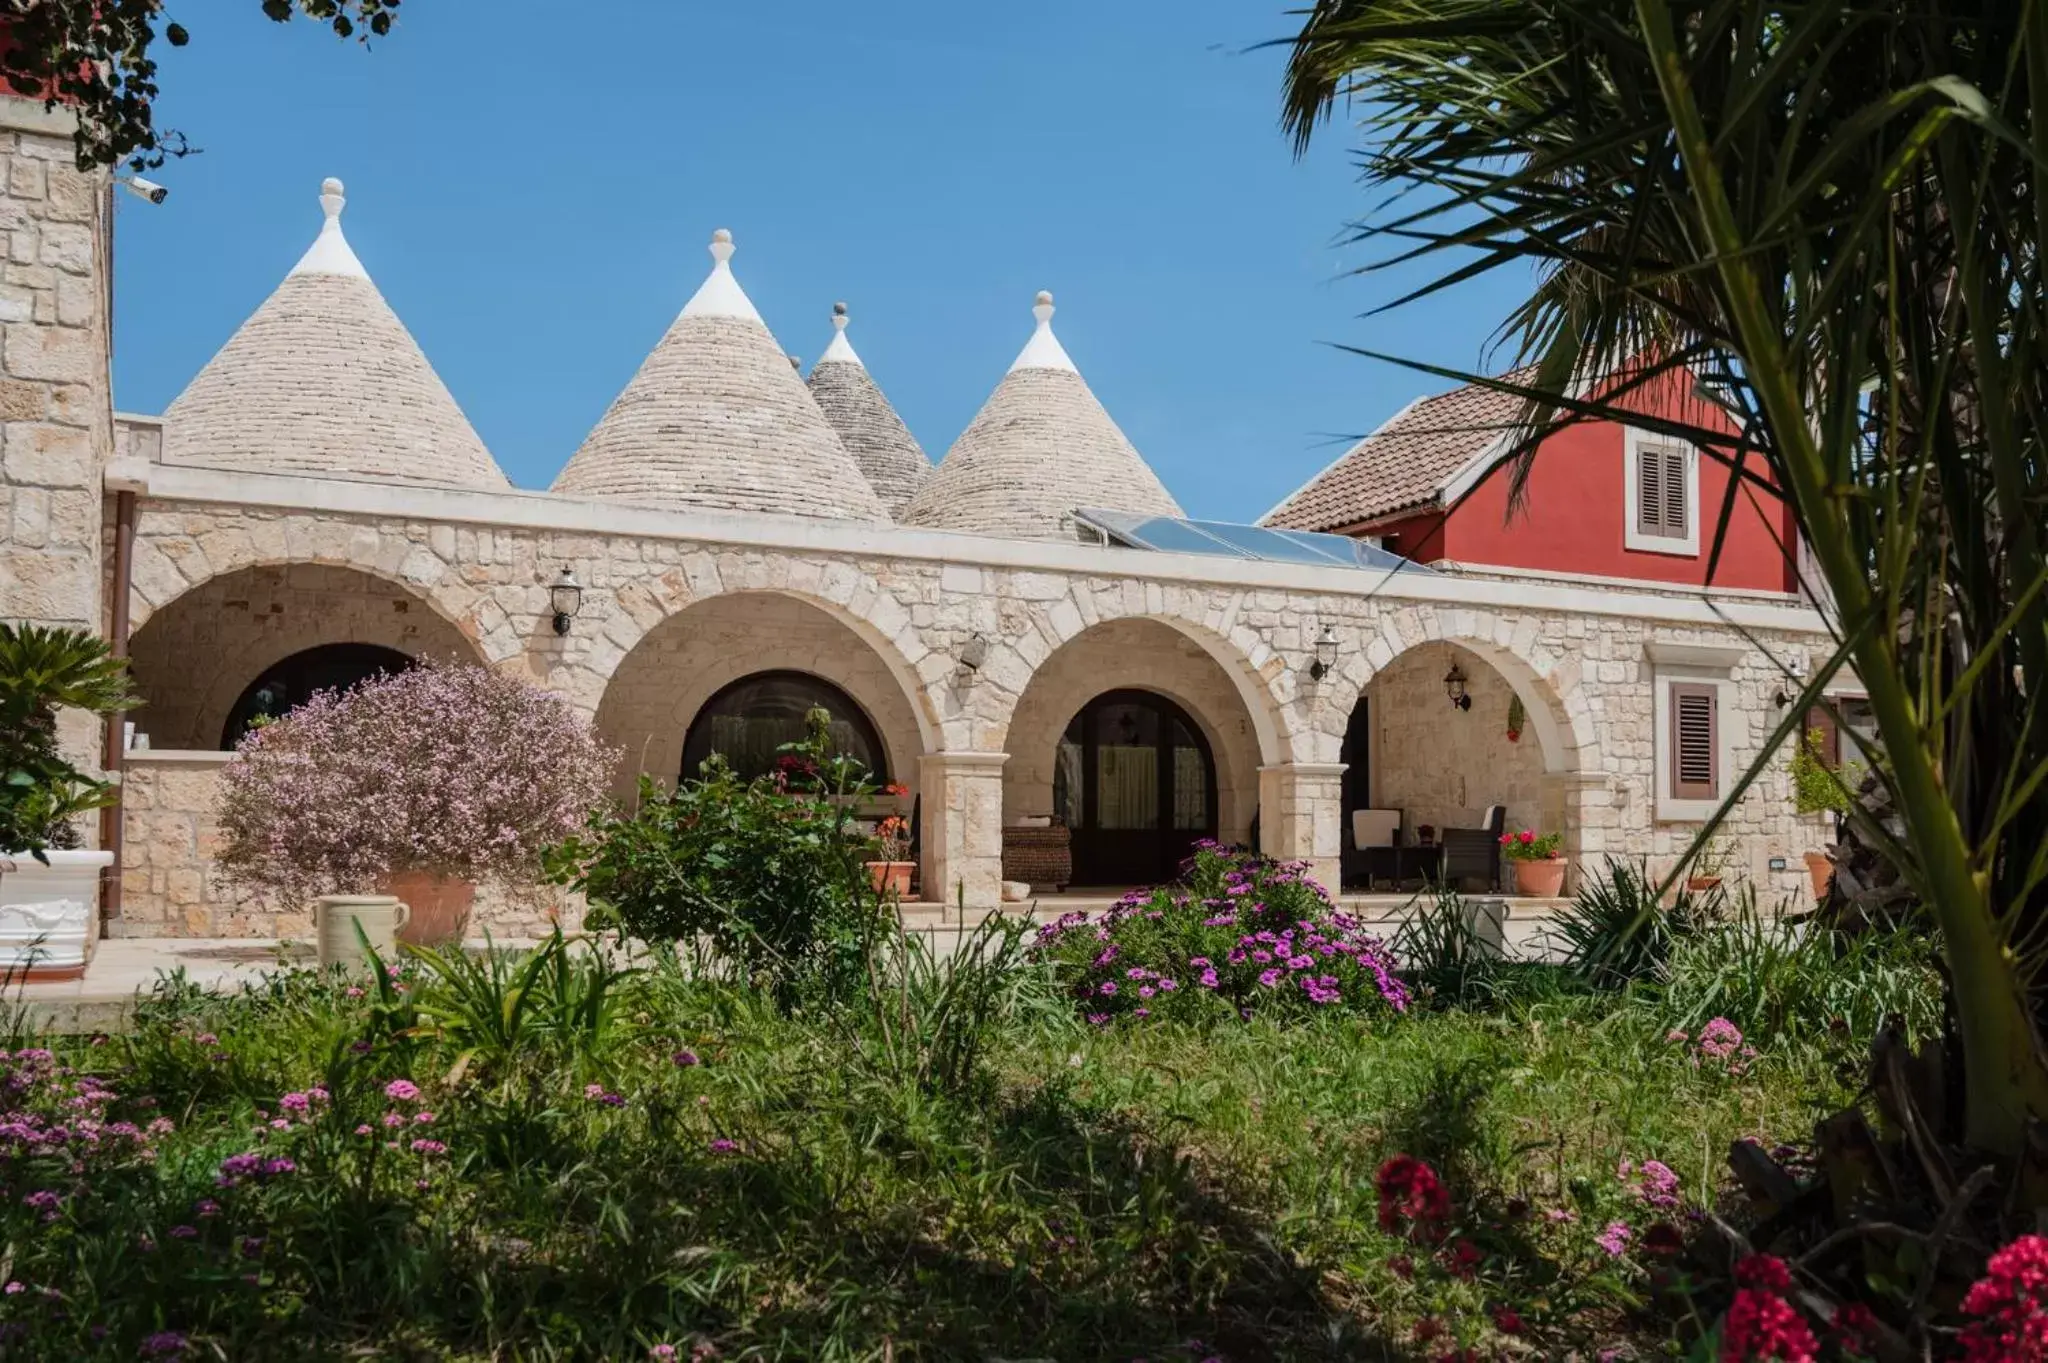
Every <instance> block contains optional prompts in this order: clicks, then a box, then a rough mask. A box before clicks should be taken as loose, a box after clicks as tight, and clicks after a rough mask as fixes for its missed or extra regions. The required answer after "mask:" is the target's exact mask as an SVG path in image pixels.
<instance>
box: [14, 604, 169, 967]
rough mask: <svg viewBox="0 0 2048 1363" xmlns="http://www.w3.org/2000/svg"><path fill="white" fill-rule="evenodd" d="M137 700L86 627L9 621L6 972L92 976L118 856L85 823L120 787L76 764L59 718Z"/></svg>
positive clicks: (122, 670)
mask: <svg viewBox="0 0 2048 1363" xmlns="http://www.w3.org/2000/svg"><path fill="white" fill-rule="evenodd" d="M135 701H136V697H135V695H134V693H133V692H132V691H131V690H130V689H129V684H128V671H127V667H126V665H125V664H124V663H123V662H122V661H121V660H120V659H118V658H115V657H114V656H112V654H111V653H109V652H108V649H107V645H106V643H105V641H103V640H101V639H97V638H94V637H93V636H92V635H90V634H87V633H85V632H84V631H82V630H73V629H51V628H46V627H43V626H39V625H13V624H5V623H0V973H4V975H5V977H6V978H10V979H15V980H20V979H23V978H27V979H76V978H77V977H78V976H80V975H82V974H84V973H85V955H86V949H87V946H88V944H89V943H90V942H91V941H92V938H93V935H94V932H93V929H94V924H95V918H96V915H97V911H98V908H99V884H100V873H101V872H102V871H103V870H105V869H106V868H107V867H108V866H111V865H112V864H113V861H114V854H113V853H112V852H99V851H89V850H84V849H81V848H80V847H79V845H78V844H79V841H80V839H79V836H78V827H77V816H78V815H80V814H83V813H86V812H87V811H90V810H95V809H100V808H103V807H104V806H106V805H108V804H110V803H111V802H112V800H113V788H112V787H111V786H110V785H108V784H107V783H106V782H104V781H96V780H94V779H92V778H91V777H88V776H87V775H86V774H85V773H83V772H81V771H79V770H78V768H76V767H75V766H73V765H72V764H71V763H70V761H69V760H67V759H66V758H65V756H64V754H63V751H62V749H61V747H60V745H59V740H58V734H57V711H58V710H60V709H76V710H85V711H88V712H90V713H92V714H97V715H107V714H113V713H115V712H117V711H120V710H125V709H127V708H128V707H129V706H130V705H132V704H134V703H135Z"/></svg>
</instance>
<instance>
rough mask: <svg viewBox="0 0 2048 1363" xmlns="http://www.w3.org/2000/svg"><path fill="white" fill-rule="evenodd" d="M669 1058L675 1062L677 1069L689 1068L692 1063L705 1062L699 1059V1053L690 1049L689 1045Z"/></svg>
mask: <svg viewBox="0 0 2048 1363" xmlns="http://www.w3.org/2000/svg"><path fill="white" fill-rule="evenodd" d="M669 1059H670V1060H671V1061H672V1062H674V1064H675V1066H676V1068H677V1069H683V1070H686V1069H689V1068H690V1067H691V1066H692V1065H698V1064H702V1063H703V1062H702V1061H700V1060H698V1059H697V1053H696V1052H695V1051H693V1050H690V1049H689V1048H687V1047H685V1048H684V1049H682V1050H680V1051H677V1052H676V1053H675V1054H674V1055H672V1056H670V1057H669Z"/></svg>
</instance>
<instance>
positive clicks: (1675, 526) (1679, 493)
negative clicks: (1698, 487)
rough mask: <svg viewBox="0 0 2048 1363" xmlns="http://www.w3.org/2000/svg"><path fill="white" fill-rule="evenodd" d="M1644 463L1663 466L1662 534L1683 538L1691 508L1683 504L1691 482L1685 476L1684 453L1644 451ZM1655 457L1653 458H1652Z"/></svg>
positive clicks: (1679, 451) (1671, 450)
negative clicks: (1659, 463)
mask: <svg viewBox="0 0 2048 1363" xmlns="http://www.w3.org/2000/svg"><path fill="white" fill-rule="evenodd" d="M1643 454H1644V456H1645V461H1644V462H1646V463H1658V462H1660V460H1661V462H1662V463H1663V465H1664V530H1663V533H1665V534H1667V535H1671V536H1674V537H1676V538H1679V539H1683V538H1684V537H1685V533H1686V530H1687V528H1688V527H1689V525H1690V523H1691V515H1690V513H1691V511H1692V508H1691V507H1689V506H1687V505H1686V504H1685V501H1686V491H1687V488H1688V486H1689V484H1690V482H1691V480H1690V479H1688V478H1687V477H1686V476H1685V451H1684V450H1681V449H1667V450H1645V451H1643ZM1652 456H1655V457H1652Z"/></svg>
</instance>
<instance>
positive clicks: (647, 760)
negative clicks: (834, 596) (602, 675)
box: [597, 591, 927, 798]
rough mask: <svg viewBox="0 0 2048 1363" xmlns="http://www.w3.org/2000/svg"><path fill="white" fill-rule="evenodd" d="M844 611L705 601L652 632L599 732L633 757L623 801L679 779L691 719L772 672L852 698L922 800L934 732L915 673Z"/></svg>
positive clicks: (785, 600)
mask: <svg viewBox="0 0 2048 1363" xmlns="http://www.w3.org/2000/svg"><path fill="white" fill-rule="evenodd" d="M907 671H908V669H907V667H905V666H904V665H903V664H902V662H901V660H900V659H897V660H893V661H892V660H891V659H889V658H888V657H886V656H884V654H883V653H882V652H881V650H880V649H879V648H877V647H876V646H875V645H874V644H873V643H871V642H870V641H869V640H868V639H867V638H865V637H864V636H863V635H862V634H861V633H860V632H859V631H857V630H856V629H855V628H854V627H853V626H852V625H851V624H850V623H848V622H847V621H846V620H843V619H841V618H840V617H839V615H838V614H837V613H836V612H833V611H831V610H828V609H826V608H825V607H824V606H822V605H819V604H818V603H816V602H814V601H811V600H809V599H807V598H804V597H799V596H795V595H791V594H788V593H782V592H774V591H760V592H751V591H742V592H727V593H722V594H720V595H716V596H709V597H704V598H702V599H701V600H698V601H696V602H693V603H692V604H690V605H688V606H685V607H684V608H682V609H681V610H678V611H676V612H675V613H674V614H672V615H669V616H668V617H667V618H665V619H664V620H662V621H661V622H660V623H659V624H657V625H655V626H653V627H652V628H651V629H649V630H648V631H647V632H646V633H645V634H643V635H642V636H641V637H640V639H639V641H638V642H637V643H636V644H634V646H633V648H632V649H631V650H630V651H629V652H628V653H627V654H626V656H625V657H624V658H623V659H621V660H620V662H619V664H618V666H617V667H616V668H615V669H614V670H613V672H612V675H611V680H610V682H609V684H607V686H606V687H605V691H604V696H603V698H602V699H601V700H600V701H599V703H598V707H597V730H598V733H599V735H600V736H602V737H603V738H604V740H605V741H606V742H608V743H612V744H616V745H618V746H619V747H622V748H623V749H625V754H626V759H625V762H624V763H623V764H622V774H621V777H620V783H621V784H620V795H621V797H622V798H625V797H630V795H631V793H632V790H633V787H634V786H635V785H637V783H638V781H639V778H640V775H641V774H642V773H643V772H644V773H645V774H646V775H648V776H651V777H653V778H654V779H655V780H657V781H659V782H662V783H663V784H669V783H672V782H673V781H674V780H675V779H676V776H677V774H678V773H679V772H680V771H681V768H682V760H683V746H684V742H685V739H686V737H687V735H688V733H689V730H690V726H691V723H692V721H693V720H695V719H696V717H697V715H698V712H699V711H700V710H702V709H703V707H704V706H705V704H706V703H707V702H709V701H710V700H711V699H712V697H713V696H715V695H717V694H718V693H719V692H721V691H723V690H724V689H725V688H727V687H729V686H731V685H732V684H734V683H735V682H739V681H742V680H743V679H745V678H748V677H753V676H757V675H760V674H764V673H776V672H790V673H800V674H807V675H809V676H813V677H817V678H819V679H820V680H822V681H824V682H827V683H829V684H830V685H831V686H833V687H835V688H837V689H838V690H839V691H842V692H844V693H845V695H846V696H847V697H849V698H850V699H851V700H852V701H853V702H854V703H855V704H856V705H857V706H858V707H859V709H860V711H861V712H862V716H863V718H864V719H865V720H866V721H867V722H868V723H869V724H870V725H872V726H873V729H874V732H875V734H876V735H877V736H878V738H879V740H880V743H881V746H882V748H883V750H884V751H885V753H886V754H887V761H886V764H885V765H886V769H887V771H888V773H889V775H890V777H891V779H892V780H895V781H899V782H902V783H903V784H904V785H906V786H908V787H910V788H911V792H912V795H913V797H914V796H915V794H916V783H917V770H918V758H919V756H920V755H921V754H922V753H924V752H925V751H926V747H927V734H926V727H927V726H926V725H925V723H924V721H923V717H922V714H921V711H920V708H919V706H918V704H917V702H916V700H915V699H914V698H913V697H912V696H911V695H910V694H909V693H908V692H906V691H905V689H904V687H903V684H902V681H901V676H902V675H903V674H904V673H905V672H907Z"/></svg>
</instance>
